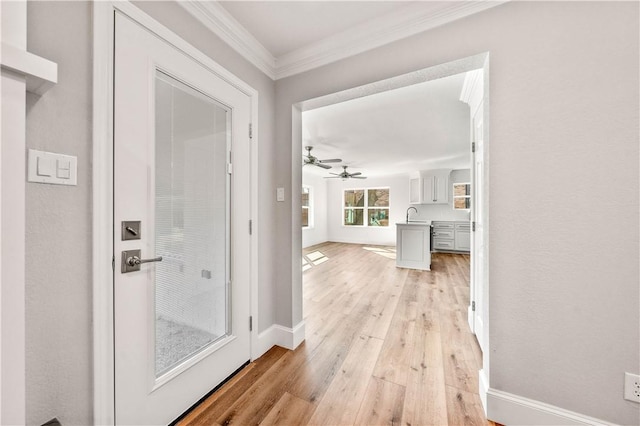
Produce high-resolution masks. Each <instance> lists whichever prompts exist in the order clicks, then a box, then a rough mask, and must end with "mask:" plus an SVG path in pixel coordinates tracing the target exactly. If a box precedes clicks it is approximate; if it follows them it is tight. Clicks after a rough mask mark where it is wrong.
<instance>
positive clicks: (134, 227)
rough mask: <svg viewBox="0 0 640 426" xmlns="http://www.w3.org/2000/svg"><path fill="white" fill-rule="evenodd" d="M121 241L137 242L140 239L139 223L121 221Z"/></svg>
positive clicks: (136, 221)
mask: <svg viewBox="0 0 640 426" xmlns="http://www.w3.org/2000/svg"><path fill="white" fill-rule="evenodd" d="M121 229H122V231H121V233H120V234H121V239H122V241H127V240H139V239H140V221H139V220H123V221H122V227H121Z"/></svg>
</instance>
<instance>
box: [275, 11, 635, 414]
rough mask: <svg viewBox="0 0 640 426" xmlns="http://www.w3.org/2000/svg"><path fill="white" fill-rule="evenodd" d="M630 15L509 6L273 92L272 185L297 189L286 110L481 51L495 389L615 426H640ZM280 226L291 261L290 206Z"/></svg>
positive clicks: (283, 276)
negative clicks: (628, 377)
mask: <svg viewBox="0 0 640 426" xmlns="http://www.w3.org/2000/svg"><path fill="white" fill-rule="evenodd" d="M639 12H640V11H639V5H638V3H637V2H604V1H603V2H524V1H523V2H509V3H506V4H503V5H501V6H498V7H495V8H492V9H490V10H487V11H485V12H482V13H480V14H477V15H473V16H470V17H467V18H465V19H461V20H459V21H456V22H453V23H451V24H447V25H444V26H441V27H438V28H435V29H433V30H430V31H427V32H424V33H422V34H418V35H416V36H414V37H411V38H408V39H405V40H401V41H398V42H395V43H392V44H390V45H387V46H384V47H380V48H378V49H375V50H372V51H369V52H365V53H362V54H359V55H357V56H354V57H351V58H348V59H344V60H341V61H339V62H336V63H333V64H329V65H326V66H324V67H322V68H319V69H316V70H312V71H308V72H306V73H304V74H300V75H296V76H292V77H289V78H286V79H283V80H278V81H277V82H276V107H277V110H276V118H277V122H276V140H277V141H278V143H277V147H276V149H277V153H276V156H277V157H278V158H281V159H282V160H281V163H280V165H281V166H282V167H278V176H279V177H281V178H282V179H283V180H286V185H287V186H289V187H290V186H291V185H294V186H299V185H300V181H301V178H300V176H299V175H296V173H295V172H294V173H293V175H291V176H290V178H289V179H286V178H287V176H286V175H287V174H288V171H287V170H286V167H289V170H291V164H292V158H293V157H296V158H299V155H300V152H297V151H296V150H298V149H299V148H296V146H294V145H293V144H292V140H291V128H292V118H291V106H292V105H294V104H296V103H298V102H301V101H304V100H306V99H312V98H316V97H319V96H323V95H327V94H331V93H335V92H338V91H341V90H345V89H349V88H352V87H356V86H360V85H364V84H367V83H372V82H375V81H379V80H382V79H385V78H390V77H393V76H397V75H401V74H404V73H408V72H412V71H415V70H419V69H424V68H427V67H431V66H435V65H439V64H444V63H447V62H450V61H452V60H456V59H459V58H464V57H469V56H472V55H475V54H478V53H481V52H487V51H488V52H489V53H490V87H489V88H488V90H489V92H490V101H489V103H490V112H491V116H490V117H485V118H486V119H487V120H488V121H489V123H490V136H491V137H490V141H488V150H489V167H490V169H489V174H490V183H489V185H490V187H489V207H488V208H489V211H490V215H489V218H488V219H489V235H490V240H489V244H490V245H489V255H490V277H489V279H490V283H489V286H490V290H489V291H490V300H489V317H490V335H489V339H490V347H491V352H490V358H489V359H490V386H491V387H492V388H495V389H497V390H501V391H504V392H508V393H511V394H514V395H518V396H522V397H525V398H529V399H532V400H536V401H541V402H544V403H547V404H551V405H554V406H557V407H561V408H563V409H566V410H570V411H573V412H577V413H582V414H585V415H588V416H592V417H595V418H600V419H603V420H605V421H606V422H613V423H619V424H638V423H639V422H640V414H639V410H638V405H637V404H634V403H631V402H628V401H625V400H624V399H623V397H622V382H623V375H624V372H625V371H630V372H635V373H639V372H640V371H639V370H640V366H639V365H638V353H640V338H639V337H640V303H639V302H640V291H639V290H640V289H639V287H640V286H639V285H638V276H640V266H639V259H640V250H639V240H640V238H639V237H640V235H639V223H638V217H639V215H640V207H639V184H638V178H639V175H640V173H639V165H638V155H639V144H638V140H639V137H640V135H639V130H638V129H639V127H640V126H639V116H640V111H639V100H638V93H639V91H640V87H639V84H638V75H639V67H638V65H639V62H640V61H639V51H640V47H639V45H638V33H639V31H640V26H639V22H638V16H639ZM296 201H297V202H299V198H298V200H296V199H295V198H294V202H296ZM287 207H288V208H287ZM280 213H282V214H280ZM276 220H277V221H278V222H279V224H278V225H277V226H278V228H280V229H286V228H287V227H288V228H289V229H291V230H290V231H288V232H283V233H281V234H280V235H281V238H280V239H279V242H278V247H279V252H286V251H287V250H288V248H289V247H291V244H292V241H295V240H296V239H297V238H298V237H297V236H295V235H294V233H296V232H298V233H301V231H296V228H295V227H294V228H291V222H292V217H291V205H289V206H287V205H286V204H285V205H284V206H283V209H282V211H281V212H279V214H278V215H277V219H276ZM276 273H277V281H278V282H280V283H287V284H286V286H284V287H287V288H283V289H282V292H283V294H286V295H291V294H292V293H295V294H297V293H299V292H300V290H299V289H300V288H301V279H300V278H298V276H297V275H296V274H295V273H294V269H293V268H292V267H291V265H290V264H287V262H285V261H283V262H281V263H280V264H279V265H278V269H277V271H276ZM289 285H290V286H292V288H288V286H289ZM289 297H290V296H289ZM298 304H299V305H301V304H302V300H301V298H300V299H294V306H293V307H292V308H291V309H292V312H293V315H292V320H293V323H297V321H299V320H300V319H301V315H300V314H299V312H301V309H300V308H299V307H298V306H297V305H298ZM283 308H285V309H286V307H283ZM525 420H526V419H521V421H525Z"/></svg>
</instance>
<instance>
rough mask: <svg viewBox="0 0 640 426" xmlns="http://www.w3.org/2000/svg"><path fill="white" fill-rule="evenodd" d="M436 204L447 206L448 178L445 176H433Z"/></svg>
mask: <svg viewBox="0 0 640 426" xmlns="http://www.w3.org/2000/svg"><path fill="white" fill-rule="evenodd" d="M434 179H435V189H436V193H435V197H434V199H435V200H436V201H434V202H435V203H436V204H447V203H448V202H449V178H448V177H447V176H434Z"/></svg>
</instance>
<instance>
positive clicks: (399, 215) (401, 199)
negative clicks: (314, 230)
mask: <svg viewBox="0 0 640 426" xmlns="http://www.w3.org/2000/svg"><path fill="white" fill-rule="evenodd" d="M328 180H329V179H328ZM364 188H389V226H388V227H359V226H358V227H356V226H344V225H343V224H342V217H343V213H342V212H343V209H342V192H343V191H344V190H345V189H364ZM407 207H409V177H408V175H395V176H381V177H369V178H368V179H350V180H346V181H343V180H341V179H330V182H329V183H328V187H327V225H328V229H329V241H336V242H344V243H357V244H376V245H386V246H395V245H396V227H395V224H396V222H404V220H405V214H406V211H407Z"/></svg>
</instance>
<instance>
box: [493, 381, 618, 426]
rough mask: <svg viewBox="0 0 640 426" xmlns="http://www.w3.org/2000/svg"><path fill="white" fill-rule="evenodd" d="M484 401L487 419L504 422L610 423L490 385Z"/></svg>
mask: <svg viewBox="0 0 640 426" xmlns="http://www.w3.org/2000/svg"><path fill="white" fill-rule="evenodd" d="M482 393H483V392H482V390H481V394H482ZM486 401H487V402H486V404H487V405H486V412H487V418H488V419H491V420H492V421H494V422H497V423H500V424H504V425H515V424H517V425H594V426H595V425H597V426H600V425H602V426H604V425H612V426H613V423H611V422H606V421H604V420H599V419H595V418H593V417H589V416H586V415H584V414H580V413H575V412H573V411H569V410H565V409H563V408H559V407H556V406H553V405H550V404H545V403H543V402H540V401H535V400H533V399H528V398H525V397H522V396H519V395H514V394H511V393H508V392H503V391H500V390H497V389H492V388H489V389H488V390H487V391H486Z"/></svg>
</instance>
